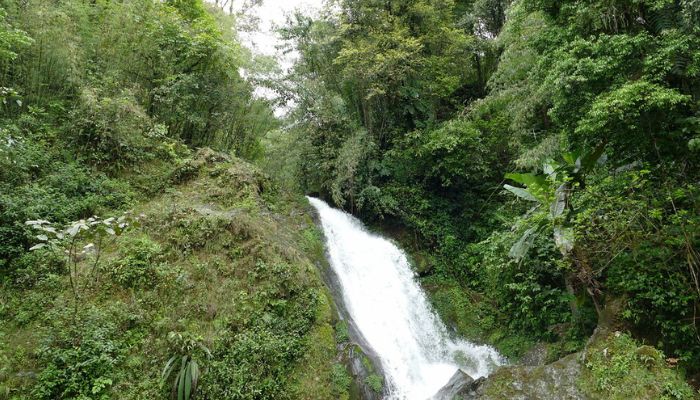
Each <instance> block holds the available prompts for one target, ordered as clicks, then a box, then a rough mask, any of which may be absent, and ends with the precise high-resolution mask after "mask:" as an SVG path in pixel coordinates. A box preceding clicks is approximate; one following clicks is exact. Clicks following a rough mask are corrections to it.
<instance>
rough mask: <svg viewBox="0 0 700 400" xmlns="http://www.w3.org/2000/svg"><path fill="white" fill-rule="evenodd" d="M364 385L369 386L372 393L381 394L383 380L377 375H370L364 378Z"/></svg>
mask: <svg viewBox="0 0 700 400" xmlns="http://www.w3.org/2000/svg"><path fill="white" fill-rule="evenodd" d="M365 384H366V385H367V386H369V388H370V389H372V391H374V393H380V394H381V393H382V392H383V390H384V379H382V377H381V376H379V375H377V374H371V375H370V376H368V377H367V378H365Z"/></svg>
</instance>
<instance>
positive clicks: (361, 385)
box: [345, 344, 384, 400]
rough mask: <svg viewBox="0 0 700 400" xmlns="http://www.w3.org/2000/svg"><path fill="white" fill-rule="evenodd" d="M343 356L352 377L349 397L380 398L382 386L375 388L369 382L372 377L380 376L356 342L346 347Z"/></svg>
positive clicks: (361, 398)
mask: <svg viewBox="0 0 700 400" xmlns="http://www.w3.org/2000/svg"><path fill="white" fill-rule="evenodd" d="M345 357H346V359H345V363H346V365H347V366H348V367H349V369H350V374H351V375H352V377H353V378H354V379H353V387H352V388H351V391H350V395H351V396H350V397H351V398H352V399H358V400H381V399H382V398H383V394H384V390H383V388H380V390H377V389H378V388H376V387H373V385H372V384H371V382H372V381H373V378H376V377H381V376H382V374H381V371H380V370H378V368H377V367H376V366H375V363H374V362H373V361H372V360H371V359H370V358H369V357H368V356H367V355H366V354H365V352H364V351H362V348H360V346H358V345H356V344H351V345H349V346H348V347H347V351H346V355H345Z"/></svg>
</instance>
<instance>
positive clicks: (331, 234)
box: [309, 198, 502, 400]
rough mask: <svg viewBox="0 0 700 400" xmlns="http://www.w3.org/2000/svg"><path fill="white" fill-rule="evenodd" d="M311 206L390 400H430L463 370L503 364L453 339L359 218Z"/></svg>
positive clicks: (393, 250) (397, 257)
mask: <svg viewBox="0 0 700 400" xmlns="http://www.w3.org/2000/svg"><path fill="white" fill-rule="evenodd" d="M309 201H310V202H311V204H312V205H313V206H314V207H315V208H316V210H318V213H319V215H320V219H321V225H322V227H323V231H324V233H325V237H326V246H327V248H328V253H329V257H330V263H331V266H332V268H333V270H334V272H335V274H336V275H337V278H338V281H339V283H340V286H341V288H342V292H343V293H342V295H343V299H344V303H345V306H346V308H347V310H348V313H349V314H350V317H351V318H352V319H353V321H354V322H355V324H356V326H357V328H358V330H359V331H360V333H361V334H362V335H363V337H364V339H365V340H366V341H367V343H368V344H369V345H370V346H371V347H372V349H373V350H374V351H375V352H376V353H377V355H378V356H379V359H380V361H381V363H382V368H383V370H384V373H385V375H386V380H387V388H388V394H387V396H388V397H387V398H388V399H392V400H394V399H396V400H399V399H401V400H404V399H405V400H425V399H428V398H430V397H431V396H432V395H434V394H435V393H436V392H437V391H438V390H440V388H441V387H442V386H443V385H445V384H446V383H447V382H448V380H449V379H450V377H452V375H453V374H454V373H455V372H456V371H457V369H458V368H461V369H462V370H463V371H465V372H466V373H468V374H469V375H471V376H472V377H473V378H478V377H482V376H485V375H487V374H488V373H489V372H490V371H491V370H492V369H493V368H494V367H496V366H497V365H499V364H501V363H502V361H501V357H500V356H499V355H498V353H497V352H496V351H495V350H494V349H492V348H490V347H488V346H477V345H475V344H472V343H469V342H467V341H464V340H460V339H454V338H451V337H450V335H449V334H448V332H447V329H446V328H445V325H444V324H443V323H442V321H440V319H439V318H438V317H437V315H436V314H435V312H434V311H433V310H432V308H431V306H430V304H429V303H428V300H427V298H426V295H425V293H424V292H423V291H422V289H421V288H420V286H419V285H418V283H417V282H416V280H415V277H414V273H413V271H412V270H411V268H410V266H409V263H408V260H407V258H406V255H405V254H404V252H403V251H401V249H399V248H398V247H397V246H396V245H394V244H393V243H392V242H390V241H389V240H386V239H384V238H382V237H380V236H377V235H375V234H372V233H369V232H367V230H366V229H365V228H364V227H363V225H362V223H361V222H360V221H359V220H357V219H356V218H354V217H353V216H351V215H349V214H347V213H345V212H342V211H339V210H336V209H333V208H331V207H330V206H328V204H326V203H324V202H323V201H321V200H318V199H315V198H309Z"/></svg>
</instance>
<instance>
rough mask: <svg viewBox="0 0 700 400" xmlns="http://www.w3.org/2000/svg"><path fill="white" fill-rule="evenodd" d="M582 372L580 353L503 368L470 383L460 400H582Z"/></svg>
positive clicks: (583, 397)
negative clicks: (538, 363)
mask: <svg viewBox="0 0 700 400" xmlns="http://www.w3.org/2000/svg"><path fill="white" fill-rule="evenodd" d="M581 369H582V364H581V361H580V354H579V353H576V354H571V355H569V356H567V357H564V358H562V359H561V360H559V361H556V362H554V363H552V364H547V365H541V366H536V367H528V366H511V367H504V368H501V369H499V370H498V371H496V372H495V373H493V375H491V376H489V377H488V378H486V379H480V380H477V381H475V382H474V383H472V385H471V386H470V387H469V388H467V390H466V391H464V394H462V397H461V399H464V400H473V399H474V400H475V399H479V400H498V399H511V400H584V399H586V397H585V396H584V395H583V394H582V393H581V391H580V390H579V389H578V386H577V384H576V382H577V381H578V379H579V377H580V375H581ZM458 398H459V397H458Z"/></svg>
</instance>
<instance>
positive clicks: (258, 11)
mask: <svg viewBox="0 0 700 400" xmlns="http://www.w3.org/2000/svg"><path fill="white" fill-rule="evenodd" d="M242 2H243V1H242V0H234V7H236V6H238V7H240V6H241V4H242ZM322 5H323V0H263V4H262V5H261V6H259V7H256V8H255V9H254V13H255V15H257V17H259V18H260V25H259V30H258V31H257V32H242V33H240V38H241V40H242V41H243V44H245V45H246V46H247V47H248V48H250V49H251V50H253V51H254V52H256V53H259V54H264V55H268V56H275V57H277V58H278V60H279V62H280V66H282V68H283V69H284V70H287V69H288V68H289V67H290V66H291V65H292V63H293V62H294V58H295V57H296V54H293V53H292V54H287V55H283V54H281V52H278V51H277V49H276V46H278V45H279V44H281V41H280V40H279V37H278V35H277V33H276V32H275V28H276V27H280V26H282V25H284V23H285V22H286V17H287V15H290V14H291V13H293V12H294V11H295V10H297V9H298V10H300V11H302V12H303V13H304V14H305V15H315V14H316V13H317V11H318V10H320V9H321V6H322Z"/></svg>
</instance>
